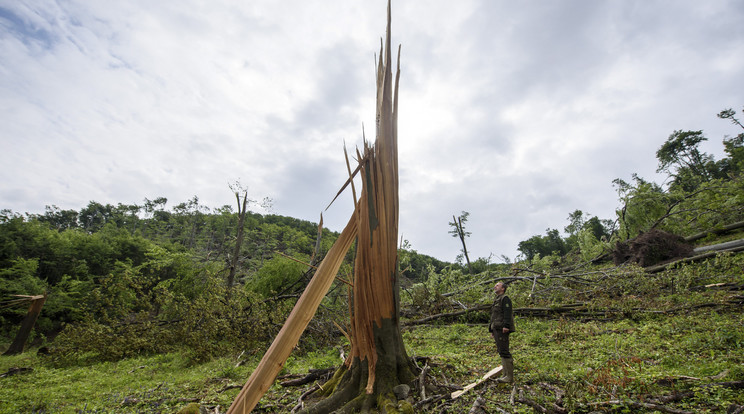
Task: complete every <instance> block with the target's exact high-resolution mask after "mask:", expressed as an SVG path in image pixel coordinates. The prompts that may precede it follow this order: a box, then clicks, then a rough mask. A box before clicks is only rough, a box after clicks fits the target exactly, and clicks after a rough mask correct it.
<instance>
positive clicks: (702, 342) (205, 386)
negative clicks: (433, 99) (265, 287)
mask: <svg viewBox="0 0 744 414" xmlns="http://www.w3.org/2000/svg"><path fill="white" fill-rule="evenodd" d="M737 260H738V259H737ZM732 269H733V270H732ZM736 269H739V270H736ZM740 269H741V263H740V262H734V261H732V260H730V259H728V260H727V261H724V262H721V263H712V264H711V263H708V264H701V265H699V266H696V267H688V268H685V269H681V270H677V271H674V272H669V273H662V274H658V275H653V276H650V275H644V274H641V273H638V272H626V271H625V270H618V271H616V273H614V274H609V276H608V272H607V271H598V272H595V271H592V272H585V273H586V274H583V275H582V276H581V281H583V282H581V283H579V285H578V288H577V287H576V286H570V284H575V283H576V280H578V279H575V278H574V279H571V278H568V279H562V278H560V277H556V276H553V277H550V278H545V279H543V280H542V282H541V283H540V284H533V283H523V284H518V283H515V284H514V285H512V287H510V296H512V298H513V300H514V303H515V306H516V307H517V308H520V307H531V308H537V307H541V308H545V309H550V308H551V307H553V308H560V305H561V304H575V303H577V302H581V303H583V305H582V307H581V309H582V310H581V311H577V312H573V313H569V314H563V315H561V314H558V313H556V314H550V312H548V315H549V316H540V317H527V316H519V317H518V318H517V329H518V332H516V333H515V334H513V335H512V337H511V338H512V339H511V341H512V353H513V355H514V359H515V374H516V383H515V384H514V386H513V387H512V386H508V385H498V384H496V383H495V382H493V381H490V382H486V383H484V384H483V385H482V386H481V387H479V388H476V389H474V390H472V391H470V392H468V393H466V394H464V395H463V396H462V397H460V398H458V399H456V400H440V401H437V402H435V403H432V404H429V405H423V406H420V407H418V410H417V412H423V413H442V412H450V413H461V412H462V413H467V412H468V411H469V410H470V407H471V406H472V405H473V403H474V401H475V400H476V398H478V397H481V398H482V399H483V402H484V408H485V412H488V413H496V412H509V413H530V412H539V410H540V409H539V408H535V407H538V406H539V407H543V408H545V409H546V410H553V411H545V412H578V413H588V412H593V411H600V412H639V411H641V412H654V408H653V407H651V406H649V405H648V404H650V403H659V405H662V406H663V407H662V409H666V410H678V411H677V412H696V413H701V412H710V413H718V412H726V410H727V409H728V407H730V406H731V405H732V404H735V405H744V391H743V390H742V389H735V388H732V387H733V385H732V384H734V383H735V382H737V381H738V382H741V381H744V321H743V320H742V305H741V300H742V297H741V291H740V290H725V289H723V290H721V289H709V288H704V289H703V288H701V287H703V286H704V285H706V284H711V283H727V284H728V285H734V286H737V285H738V286H741V285H742V284H744V276H742V273H741V270H740ZM592 278H593V279H592ZM587 280H590V281H591V282H592V285H591V286H592V287H591V288H588V287H587V286H589V285H585V284H583V283H586V281H587ZM595 282H601V285H600V284H596V285H595ZM535 286H537V287H539V289H536V288H535ZM485 289H488V285H486V288H485ZM540 292H543V293H540ZM466 294H468V295H470V296H471V297H477V296H478V295H477V294H476V293H473V292H472V291H471V292H467V293H466ZM463 301H464V299H463ZM737 301H738V302H737ZM471 303H472V302H471ZM602 310H604V311H602ZM608 310H609V311H608ZM600 311H602V312H600ZM522 315H524V314H522ZM483 317H485V314H481V315H480V316H479V315H477V314H470V315H468V316H467V318H468V319H466V320H460V321H456V322H454V323H452V321H449V323H445V322H444V321H441V322H440V323H439V324H435V325H424V326H416V327H408V328H405V329H404V332H403V336H404V340H405V342H406V346H407V349H408V352H409V355H410V356H412V357H417V359H416V360H417V361H418V363H419V365H422V366H423V365H424V364H428V365H429V366H430V368H431V369H430V371H429V377H428V378H427V381H428V383H429V384H433V383H436V384H438V385H439V386H440V387H441V388H440V391H439V392H440V393H442V394H445V393H446V394H448V393H449V391H451V389H454V388H455V387H456V386H464V385H466V384H468V383H471V382H474V381H476V380H477V379H478V378H480V377H481V376H482V375H483V374H484V373H486V372H488V371H489V370H490V369H491V368H494V367H496V366H498V365H500V359H499V358H498V355H497V354H496V350H495V346H494V343H493V340H492V339H491V337H490V335H489V334H488V332H487V330H486V325H485V324H484V323H477V322H478V321H479V320H483ZM343 346H344V344H343V343H339V344H338V346H337V347H336V348H326V349H322V350H315V351H307V350H303V349H299V350H298V351H297V352H295V353H294V354H293V355H292V356H291V357H290V359H289V360H288V361H287V363H286V364H285V368H284V370H283V371H282V373H281V374H280V375H281V376H283V377H285V378H287V377H289V376H292V375H295V377H296V376H301V375H304V374H306V373H307V372H308V371H309V370H310V369H312V368H329V367H334V366H337V365H338V364H339V363H340V358H339V348H342V347H343ZM263 351H264V350H258V349H256V350H252V353H250V352H248V353H247V354H250V355H249V356H248V357H245V356H242V357H239V356H237V355H233V356H228V357H225V358H222V359H216V360H213V361H210V362H208V363H203V364H193V363H189V362H188V360H187V359H186V357H184V356H182V355H180V354H166V355H157V356H147V357H140V358H133V359H126V360H122V361H118V362H106V363H101V362H81V361H85V360H86V359H85V358H83V359H80V360H78V361H77V362H76V363H74V364H68V365H60V364H59V363H56V364H55V363H52V361H50V359H49V358H50V357H48V356H41V355H36V353H35V352H26V353H25V354H22V355H19V356H13V357H7V356H2V357H0V375H2V374H6V375H4V376H2V377H0V413H34V412H35V413H174V412H177V411H178V410H180V409H181V408H183V407H185V406H187V405H188V404H189V403H190V402H198V403H200V404H201V405H202V406H204V407H209V408H210V410H211V411H210V412H215V408H218V410H217V411H218V412H225V411H226V409H227V407H228V406H229V405H230V403H231V401H232V400H233V399H234V398H235V396H236V395H237V394H238V392H239V388H238V386H239V385H240V384H242V383H243V382H245V380H246V379H247V378H248V376H249V375H250V373H251V371H252V370H253V369H254V368H255V366H256V365H257V364H258V361H259V359H260V357H261V355H262V353H263ZM239 358H243V359H245V358H247V359H245V362H244V363H243V364H241V365H240V366H237V367H236V362H237V361H238V360H239ZM88 361H94V359H89V360H88ZM16 368H21V369H23V368H30V369H29V370H22V371H14V369H16ZM14 372H15V373H14ZM721 384H723V385H721ZM313 385H314V384H313V383H311V384H307V385H304V386H299V387H286V388H285V387H282V386H281V385H280V384H279V381H277V382H276V383H275V384H274V386H273V387H272V388H271V389H270V390H269V392H268V393H267V395H265V396H264V398H263V399H262V400H261V402H260V403H259V406H258V407H257V409H256V412H277V413H287V412H290V411H291V409H292V407H294V406H295V404H296V403H297V401H298V398H299V396H300V395H301V394H302V393H304V392H305V391H307V390H308V389H309V388H310V387H312V386H313ZM447 386H450V387H452V388H451V389H449V390H447V389H446V387H447ZM431 393H432V392H431V391H430V392H429V395H427V396H430V395H431ZM675 393H676V395H683V396H684V398H682V399H679V400H677V401H667V400H664V398H665V396H671V395H675ZM419 399H420V395H419V394H417V395H415V397H414V402H416V401H418V400H419ZM643 404H646V405H645V406H644V405H643ZM657 409H658V407H657ZM561 410H562V411H561ZM667 412H674V411H667Z"/></svg>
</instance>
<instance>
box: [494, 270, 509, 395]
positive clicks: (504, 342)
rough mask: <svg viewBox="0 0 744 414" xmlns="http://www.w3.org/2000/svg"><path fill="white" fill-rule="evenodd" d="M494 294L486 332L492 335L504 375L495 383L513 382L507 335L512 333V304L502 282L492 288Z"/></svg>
mask: <svg viewBox="0 0 744 414" xmlns="http://www.w3.org/2000/svg"><path fill="white" fill-rule="evenodd" d="M493 291H494V293H496V300H495V301H494V302H493V306H491V323H490V324H489V325H488V331H489V332H491V334H492V335H493V339H494V340H495V341H496V349H498V351H499V356H500V357H501V366H502V367H503V368H504V375H502V376H501V378H499V379H497V380H496V381H497V382H514V360H513V359H512V356H511V353H510V352H509V334H511V333H512V332H514V312H513V310H512V302H511V299H509V297H508V296H506V285H504V284H503V283H502V282H498V283H496V285H495V286H494V287H493Z"/></svg>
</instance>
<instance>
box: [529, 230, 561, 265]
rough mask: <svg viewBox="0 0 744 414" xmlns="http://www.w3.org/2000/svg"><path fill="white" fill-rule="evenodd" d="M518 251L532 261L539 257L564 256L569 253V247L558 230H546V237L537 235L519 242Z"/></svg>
mask: <svg viewBox="0 0 744 414" xmlns="http://www.w3.org/2000/svg"><path fill="white" fill-rule="evenodd" d="M517 250H519V251H520V252H522V254H523V255H524V256H525V258H526V259H527V260H532V259H534V258H536V257H538V256H540V257H545V256H549V255H552V254H557V255H564V254H566V253H568V246H567V245H566V242H565V241H564V240H563V238H561V235H560V233H559V232H558V230H556V229H546V230H545V236H539V235H536V236H532V237H530V238H529V239H527V240H523V241H521V242H519V245H518V247H517Z"/></svg>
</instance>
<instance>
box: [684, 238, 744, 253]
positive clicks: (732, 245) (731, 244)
mask: <svg viewBox="0 0 744 414" xmlns="http://www.w3.org/2000/svg"><path fill="white" fill-rule="evenodd" d="M742 246H744V239H739V240H733V241H730V242H726V243H719V244H713V245H710V246H701V247H696V248H695V249H693V252H695V253H702V252H708V251H719V250H730V249H734V248H737V247H742Z"/></svg>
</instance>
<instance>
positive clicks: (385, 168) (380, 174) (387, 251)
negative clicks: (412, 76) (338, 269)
mask: <svg viewBox="0 0 744 414" xmlns="http://www.w3.org/2000/svg"><path fill="white" fill-rule="evenodd" d="M383 53H384V60H383ZM398 60H399V61H400V50H399V53H398ZM391 61H392V59H391V51H390V3H389V2H388V22H387V33H386V40H385V48H384V49H383V50H381V51H380V61H379V63H378V70H377V136H376V140H375V146H374V148H372V147H370V146H369V145H368V144H366V143H365V150H364V156H363V158H362V163H361V168H360V174H361V177H362V183H363V186H362V194H361V198H360V200H359V202H358V203H357V215H358V217H359V220H358V228H357V254H356V259H355V274H354V281H353V287H352V288H351V290H352V295H351V299H350V301H351V303H350V305H349V307H350V311H351V321H350V332H349V334H350V339H351V352H350V353H349V356H348V357H347V359H346V361H345V363H344V365H343V366H342V367H341V368H340V369H339V371H337V372H336V375H334V377H333V379H331V380H330V381H329V382H328V383H327V384H326V385H324V386H323V387H322V389H323V390H325V391H323V392H321V394H322V396H323V397H325V398H324V399H323V400H321V401H320V402H318V403H317V404H316V405H314V406H312V407H309V408H307V409H305V410H304V411H302V412H303V413H306V414H308V413H330V412H335V411H336V410H338V411H339V412H352V411H361V412H370V411H372V410H374V409H375V408H376V409H377V410H379V411H380V412H388V413H391V412H398V410H399V401H398V400H397V398H396V397H395V394H394V393H393V388H394V387H396V386H397V385H400V384H407V383H410V382H411V381H413V380H414V379H415V375H414V370H415V367H414V366H413V364H412V362H411V360H410V358H409V357H408V354H407V353H406V349H405V346H404V344H403V338H402V336H401V332H400V320H399V317H398V314H399V308H400V298H399V295H398V293H399V277H398V276H399V275H398V271H397V266H398V263H397V260H398V245H397V242H398V143H397V113H398V80H399V76H400V69H399V67H398V70H397V71H396V77H395V86H394V88H393V77H392V70H391V66H390V65H391ZM403 404H406V403H403Z"/></svg>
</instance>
